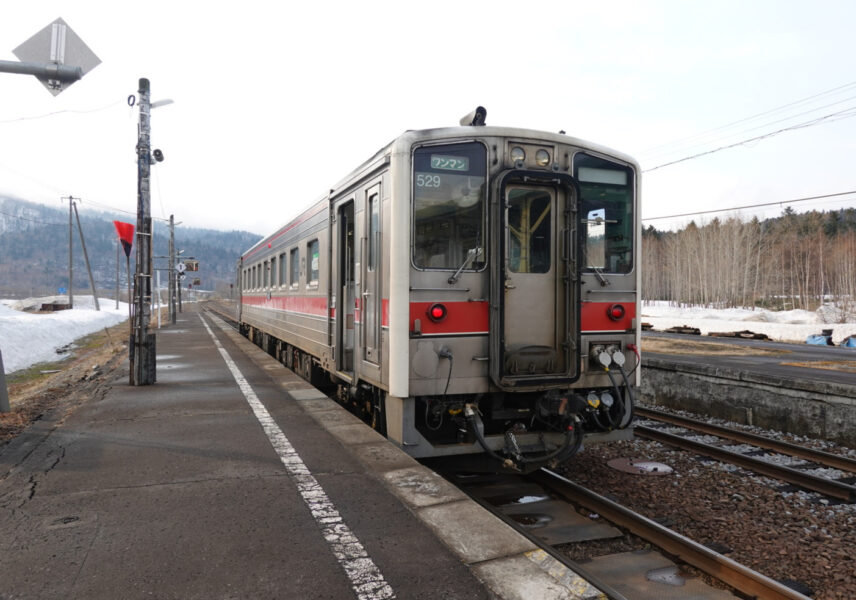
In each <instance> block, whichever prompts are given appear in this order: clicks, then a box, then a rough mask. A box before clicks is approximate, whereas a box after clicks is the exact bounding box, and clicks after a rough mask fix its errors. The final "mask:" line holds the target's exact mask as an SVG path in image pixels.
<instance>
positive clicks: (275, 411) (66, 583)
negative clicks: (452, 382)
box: [0, 304, 604, 600]
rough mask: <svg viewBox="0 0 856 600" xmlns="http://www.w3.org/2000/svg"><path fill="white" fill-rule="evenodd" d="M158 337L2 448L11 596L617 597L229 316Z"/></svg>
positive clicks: (190, 309) (1, 526)
mask: <svg viewBox="0 0 856 600" xmlns="http://www.w3.org/2000/svg"><path fill="white" fill-rule="evenodd" d="M156 336H157V383H155V384H154V385H151V386H140V387H133V386H130V385H129V384H128V374H127V365H126V366H125V368H124V369H121V370H120V371H119V372H117V375H116V377H115V379H114V380H113V381H112V382H111V384H110V386H109V389H107V390H106V392H104V393H101V394H97V395H96V396H95V397H92V398H89V399H88V400H86V401H84V402H83V403H81V404H80V405H79V406H77V407H76V408H75V409H74V410H73V411H59V412H54V413H51V414H49V415H47V416H46V417H45V418H43V419H42V420H40V421H38V422H36V423H35V424H34V425H33V426H32V427H30V428H29V429H28V430H27V432H25V433H24V434H22V435H21V436H19V437H18V438H16V439H15V440H13V441H12V442H10V443H9V444H7V445H6V446H5V447H3V448H2V449H0V515H2V516H0V598H3V599H6V598H10V599H11V598H63V599H66V598H87V599H91V598H182V599H191V598H206V599H211V598H236V599H237V598H241V599H245V598H295V599H298V598H299V599H322V598H323V599H340V598H360V599H365V600H375V599H386V598H400V599H426V600H427V599H432V600H433V599H449V600H453V599H454V600H457V599H460V600H464V599H467V600H469V599H502V600H524V599H526V600H529V599H534V598H537V599H539V600H552V599H559V598H563V599H565V598H585V599H590V598H603V597H604V596H603V595H602V594H601V593H600V592H598V591H597V590H595V589H594V588H592V587H591V586H590V585H588V584H587V583H586V582H584V581H583V580H581V579H580V578H579V577H577V576H576V575H575V574H573V573H568V572H567V570H564V568H563V567H559V566H558V565H550V564H548V563H545V562H544V561H543V552H540V551H538V550H537V549H536V548H535V547H534V546H533V545H532V543H531V542H529V541H528V540H527V539H526V538H524V537H523V536H521V535H519V534H517V533H516V532H514V531H513V530H512V529H511V528H509V527H508V526H507V525H505V524H504V523H503V522H502V521H500V520H499V519H497V518H496V517H494V516H492V515H490V514H489V513H488V512H487V511H485V510H484V509H483V508H481V507H480V506H479V505H478V504H476V503H475V502H473V501H471V500H470V499H469V498H467V497H466V496H465V495H464V494H463V493H462V492H460V491H458V490H457V489H455V488H454V487H453V486H451V485H450V484H449V483H447V482H446V481H445V480H443V479H441V478H440V477H439V476H438V475H436V474H435V473H433V472H432V471H430V470H429V469H427V468H426V467H424V466H422V465H420V464H419V463H417V462H416V461H414V460H413V459H412V458H410V457H409V456H407V455H406V454H404V453H402V452H401V451H399V450H398V449H397V448H396V447H394V446H393V445H392V444H390V443H389V442H387V441H386V440H385V439H384V438H383V437H381V436H380V435H378V434H377V433H376V432H374V431H373V430H371V429H370V428H369V427H367V426H366V425H365V424H363V423H362V422H361V421H359V420H358V419H357V418H356V417H354V416H352V415H351V414H350V413H348V412H347V411H346V410H344V409H342V408H341V407H339V406H338V405H337V404H336V403H335V402H333V401H331V400H329V399H327V398H326V397H324V395H323V394H322V393H321V392H319V391H318V390H316V389H314V388H312V387H310V386H309V384H308V383H307V382H305V381H304V380H303V379H300V378H299V377H297V376H296V375H295V374H294V373H292V372H291V371H289V370H288V369H286V368H285V367H284V366H282V365H281V364H280V363H278V362H277V361H276V360H274V359H273V358H272V357H270V356H268V355H266V354H265V353H263V352H262V351H261V350H260V349H259V348H257V347H256V346H254V345H253V344H251V343H250V342H249V341H247V340H246V339H244V338H243V337H241V336H240V335H239V334H238V333H237V332H235V331H234V330H233V329H231V328H230V327H228V326H227V325H225V324H224V323H223V322H222V321H220V320H219V319H218V318H217V317H215V316H212V315H210V314H209V313H204V312H199V311H198V309H197V308H195V307H194V306H193V305H192V304H191V305H188V306H187V308H186V311H185V312H184V313H183V314H181V315H180V316H179V319H178V323H177V324H175V325H172V326H170V327H167V328H164V329H160V330H157V332H156ZM545 564H546V565H547V566H542V565H545Z"/></svg>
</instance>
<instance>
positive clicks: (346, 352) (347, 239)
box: [334, 200, 356, 375]
mask: <svg viewBox="0 0 856 600" xmlns="http://www.w3.org/2000/svg"><path fill="white" fill-rule="evenodd" d="M336 247H337V256H336V261H337V264H336V284H335V288H334V289H335V293H336V295H337V296H338V302H337V303H336V333H335V335H336V338H335V345H336V369H337V370H338V371H340V372H343V373H349V374H351V375H353V372H354V306H355V300H356V298H355V296H354V294H355V286H354V263H355V258H354V202H353V200H351V201H349V202H347V203H346V204H343V205H342V206H340V207H339V209H338V211H337V214H336Z"/></svg>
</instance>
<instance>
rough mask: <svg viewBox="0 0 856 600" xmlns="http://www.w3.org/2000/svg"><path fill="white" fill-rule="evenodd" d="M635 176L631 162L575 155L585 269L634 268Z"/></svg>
mask: <svg viewBox="0 0 856 600" xmlns="http://www.w3.org/2000/svg"><path fill="white" fill-rule="evenodd" d="M633 176H634V175H633V168H632V167H630V166H628V165H623V164H620V163H616V162H613V161H610V160H606V159H603V158H599V157H596V156H590V155H588V154H583V153H579V154H577V155H576V156H574V177H576V179H577V181H578V182H579V186H580V210H579V214H580V218H581V219H582V223H581V225H582V231H583V235H582V244H583V259H584V261H585V263H584V264H583V265H582V268H583V269H584V270H588V271H600V270H603V271H605V272H606V273H630V271H631V270H632V269H633V235H634V234H633V232H634V219H635V215H634V207H633V196H634V191H633V188H634V180H633Z"/></svg>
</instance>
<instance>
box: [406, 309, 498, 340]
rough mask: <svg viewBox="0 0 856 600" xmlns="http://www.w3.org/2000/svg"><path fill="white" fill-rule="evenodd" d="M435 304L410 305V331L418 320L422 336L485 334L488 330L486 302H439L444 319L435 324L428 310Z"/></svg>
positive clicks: (488, 320) (488, 316) (488, 318)
mask: <svg viewBox="0 0 856 600" xmlns="http://www.w3.org/2000/svg"><path fill="white" fill-rule="evenodd" d="M435 304H438V303H437V302H411V303H410V330H411V331H413V330H414V322H415V321H416V319H419V322H420V324H421V326H422V333H423V334H432V333H434V334H437V333H440V334H453V333H480V334H482V333H487V332H488V331H489V329H490V312H489V309H488V303H487V302H441V303H440V304H442V305H443V306H445V307H446V318H444V319H443V320H441V321H439V322H437V323H435V322H434V321H432V320H431V318H430V317H429V316H428V309H429V308H431V307H432V306H434V305H435Z"/></svg>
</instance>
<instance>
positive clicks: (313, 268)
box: [306, 240, 320, 287]
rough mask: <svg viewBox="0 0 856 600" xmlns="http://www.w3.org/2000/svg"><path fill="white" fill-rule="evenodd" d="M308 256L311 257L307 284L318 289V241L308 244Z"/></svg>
mask: <svg viewBox="0 0 856 600" xmlns="http://www.w3.org/2000/svg"><path fill="white" fill-rule="evenodd" d="M306 256H308V257H309V259H308V260H309V269H308V270H307V273H308V276H309V277H308V280H307V282H306V283H307V284H308V285H311V286H314V287H318V269H319V266H320V265H319V263H320V258H319V256H318V240H312V241H311V242H309V243H308V244H306Z"/></svg>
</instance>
